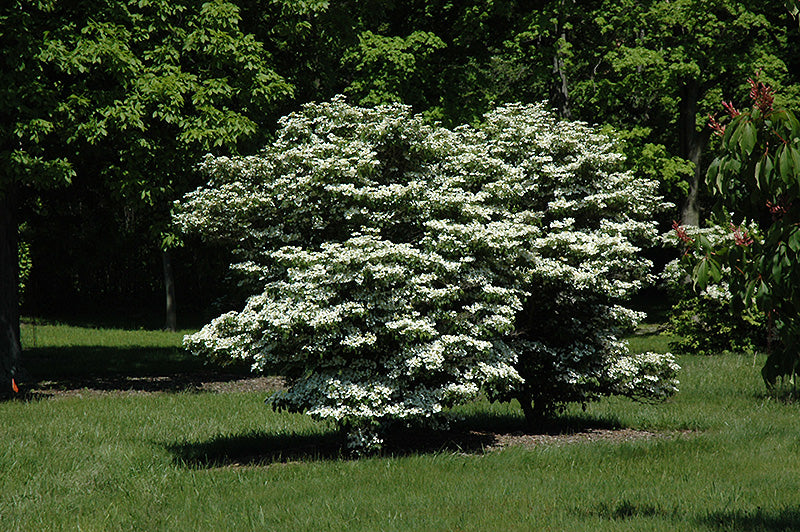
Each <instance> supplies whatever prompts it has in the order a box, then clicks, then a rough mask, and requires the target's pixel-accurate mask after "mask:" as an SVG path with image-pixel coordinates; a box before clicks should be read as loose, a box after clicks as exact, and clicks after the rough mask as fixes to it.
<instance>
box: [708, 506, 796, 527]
mask: <svg viewBox="0 0 800 532" xmlns="http://www.w3.org/2000/svg"><path fill="white" fill-rule="evenodd" d="M699 522H700V523H702V524H703V525H705V526H707V527H708V528H710V529H712V530H729V531H732V532H756V531H763V532H777V531H784V530H785V531H789V530H800V508H784V509H782V510H762V509H761V508H758V509H756V510H755V511H749V512H748V511H743V510H736V511H722V512H714V513H712V514H710V515H708V516H707V517H704V518H702V519H699Z"/></svg>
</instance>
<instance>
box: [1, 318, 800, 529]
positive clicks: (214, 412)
mask: <svg viewBox="0 0 800 532" xmlns="http://www.w3.org/2000/svg"><path fill="white" fill-rule="evenodd" d="M48 327H49V326H48ZM53 327H55V326H53ZM51 333H52V335H53V336H52V340H47V341H46V342H45V340H44V338H45V336H46V334H47V335H49V334H51ZM134 333H135V334H134ZM37 334H38V335H39V336H38V337H37V338H38V340H37V341H38V342H39V344H37V345H38V347H37V348H35V349H33V350H32V352H33V353H36V349H51V348H52V349H55V348H57V347H58V346H59V345H61V344H62V343H63V342H62V340H61V338H62V336H61V335H62V334H63V337H64V338H65V339H66V338H72V339H73V340H71V341H74V342H77V338H79V337H81V335H86V336H85V337H84V340H85V341H83V343H82V344H78V345H74V344H73V347H75V348H82V347H86V348H90V347H97V346H98V345H100V346H101V347H104V348H106V349H107V351H104V352H103V357H107V358H113V357H114V356H115V350H122V351H125V350H129V349H130V350H132V351H137V352H139V353H145V354H146V353H148V352H149V353H151V355H148V356H152V357H155V358H157V357H158V356H167V357H169V356H171V355H170V353H172V351H170V350H171V349H174V348H175V345H176V343H172V344H170V343H169V342H177V341H178V340H177V339H178V336H177V335H175V336H172V337H170V336H168V335H166V333H156V332H150V333H148V332H130V334H131V336H128V333H127V332H121V331H93V332H90V331H77V330H76V331H72V330H71V329H70V328H65V329H58V328H54V329H53V330H48V331H47V332H46V333H45V331H42V330H41V329H40V330H39V332H38V333H37ZM115 336H116V337H117V338H118V339H117V340H112V339H111V338H112V337H115ZM168 338H172V340H168ZM651 340H652V341H648V340H647V339H646V338H644V339H642V338H640V339H639V340H637V341H641V342H643V343H641V344H640V345H638V348H642V349H649V350H656V349H657V348H658V342H661V341H662V339H661V338H660V337H653V338H651ZM26 341H28V340H26ZM64 341H66V340H64ZM104 342H105V343H104ZM162 342H163V343H162ZM152 353H156V354H152ZM145 354H142V355H141V356H144V357H145V358H147V357H146V356H145ZM181 356H182V355H181ZM175 357H178V358H175V359H171V360H172V362H171V364H173V368H176V367H177V368H178V369H180V367H181V364H186V365H187V366H186V367H188V368H193V367H194V366H192V365H191V364H194V363H196V362H194V361H191V360H183V361H181V359H180V357H179V355H178V354H177V353H176V354H175ZM93 360H94V363H95V364H96V365H100V366H102V362H103V361H102V359H101V358H100V357H99V356H98V358H96V359H93ZM129 362H130V361H129ZM680 362H681V364H682V365H683V367H684V369H683V371H682V374H681V381H682V388H681V392H680V394H678V395H677V396H676V397H675V398H673V399H672V400H670V401H668V402H666V403H663V404H640V403H633V402H630V401H627V400H622V399H610V400H606V401H602V402H599V403H596V404H592V405H589V407H588V408H587V410H586V411H585V412H584V411H582V410H581V409H580V408H579V407H576V408H574V409H571V410H570V411H569V412H568V413H567V414H566V416H567V417H566V419H567V420H568V421H569V423H570V424H571V425H575V426H581V425H584V426H603V427H610V426H616V427H625V428H634V429H642V430H649V431H656V432H659V433H662V434H663V437H660V438H652V439H647V440H644V439H643V440H631V441H623V442H612V441H608V442H587V443H570V444H553V445H545V446H537V447H533V448H530V447H512V448H507V449H505V450H502V451H493V452H489V453H486V454H483V453H481V452H479V451H476V450H474V449H473V450H467V451H466V452H459V451H458V449H457V448H453V447H449V446H448V447H442V448H440V449H439V450H436V449H433V450H432V449H430V448H428V447H420V448H419V450H417V451H415V450H414V449H415V447H414V445H413V442H409V443H408V445H407V446H406V450H405V451H404V452H402V453H396V454H393V455H387V456H381V457H373V458H365V459H350V458H348V457H346V456H344V455H342V453H341V452H340V450H341V447H340V446H341V439H340V438H339V435H338V434H337V433H335V432H334V431H332V429H331V428H330V427H328V426H327V425H325V424H320V423H315V422H313V421H311V420H309V419H307V418H306V417H305V416H302V415H291V414H285V413H275V412H272V411H270V410H268V409H267V408H266V407H265V406H264V404H263V399H264V394H263V393H219V394H214V393H190V392H178V393H172V392H170V393H156V394H148V395H135V394H134V395H111V396H97V395H89V394H87V395H84V396H83V397H80V396H70V397H65V398H58V399H41V400H29V401H24V400H19V401H9V402H6V403H2V404H0V419H2V420H3V431H2V433H0V523H2V524H1V525H0V526H2V529H3V530H47V531H50V530H122V529H125V530H313V531H315V532H316V531H327V530H331V531H339V530H364V531H367V530H369V531H374V530H636V531H639V530H670V531H672V530H699V531H721V530H730V531H755V530H763V531H779V530H797V529H798V528H800V499H798V497H797V494H798V493H800V433H798V431H797V427H798V426H800V405H798V404H796V403H792V402H787V401H780V400H776V399H775V398H773V397H771V396H769V395H768V394H766V393H765V392H764V388H763V384H762V383H761V382H760V377H759V369H760V365H761V363H762V362H763V360H762V359H761V358H760V357H755V358H754V357H753V356H745V355H737V354H730V355H724V356H720V357H703V358H700V357H683V358H682V359H681V360H680ZM107 363H108V364H110V366H106V367H104V368H94V371H96V373H98V374H100V375H107V374H109V373H113V372H114V371H118V370H126V369H131V368H125V367H117V366H114V364H113V363H112V362H111V361H107ZM126 364H127V363H126ZM109 367H110V368H111V369H109ZM87 369H88V368H87ZM133 369H136V366H135V364H134V367H133ZM33 371H34V369H33V368H31V372H33ZM40 371H41V372H42V373H47V370H45V369H40ZM68 375H69V373H68V372H67V377H64V376H63V375H62V377H60V378H68ZM457 414H458V415H459V416H460V417H461V421H459V424H460V426H462V427H467V428H473V429H477V428H480V427H484V428H486V429H487V430H500V431H502V430H503V429H504V428H505V429H508V430H510V431H513V430H518V429H519V427H520V426H521V415H520V413H519V410H518V408H517V407H516V405H503V404H500V405H497V404H488V403H485V402H481V403H477V404H472V405H466V406H464V407H462V408H460V409H459V410H458V412H457Z"/></svg>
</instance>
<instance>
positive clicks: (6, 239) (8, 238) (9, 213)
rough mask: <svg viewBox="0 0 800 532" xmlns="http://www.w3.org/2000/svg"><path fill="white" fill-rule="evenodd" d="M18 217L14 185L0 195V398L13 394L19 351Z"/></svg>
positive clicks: (20, 351)
mask: <svg viewBox="0 0 800 532" xmlns="http://www.w3.org/2000/svg"><path fill="white" fill-rule="evenodd" d="M17 231H18V227H17V218H16V192H15V189H14V185H13V184H9V185H7V188H6V189H5V191H4V192H0V397H3V396H6V395H9V394H10V393H11V391H12V379H15V377H16V376H17V375H18V374H19V370H20V359H21V355H22V348H21V346H20V339H19V338H20V336H19V301H18V294H17V288H18V283H17V268H18V266H19V257H18V255H17V253H18V250H17Z"/></svg>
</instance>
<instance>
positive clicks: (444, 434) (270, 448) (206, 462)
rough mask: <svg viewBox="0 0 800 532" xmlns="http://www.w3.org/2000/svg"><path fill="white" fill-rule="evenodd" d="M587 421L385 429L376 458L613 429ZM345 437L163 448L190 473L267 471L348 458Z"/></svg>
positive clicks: (253, 436) (224, 440)
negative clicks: (221, 469)
mask: <svg viewBox="0 0 800 532" xmlns="http://www.w3.org/2000/svg"><path fill="white" fill-rule="evenodd" d="M618 427H619V425H618V424H613V423H609V422H608V421H605V420H598V419H593V418H590V417H588V416H586V417H579V416H564V417H563V418H557V419H553V420H551V421H549V422H548V423H547V424H543V425H542V426H540V427H537V428H535V429H530V428H528V427H527V426H526V425H525V422H524V419H523V418H522V416H515V415H511V414H503V415H495V416H493V415H491V414H480V415H475V416H461V417H460V418H459V419H458V420H456V421H454V422H453V423H452V424H451V428H450V429H449V430H430V429H421V428H405V427H399V426H398V427H396V428H393V429H391V430H389V431H388V432H387V433H386V435H385V439H384V445H383V448H382V450H381V451H380V453H378V456H411V455H422V454H441V453H446V454H464V455H481V454H485V453H486V452H488V451H489V450H491V449H493V448H496V447H498V444H499V443H500V441H501V440H502V439H503V437H504V436H505V435H509V434H514V435H531V436H534V437H535V436H540V435H550V436H554V435H555V436H558V435H565V436H566V435H572V434H575V433H578V432H583V431H589V430H595V429H611V428H618ZM346 443H347V439H346V436H345V435H344V434H343V433H342V432H340V431H335V430H330V431H328V432H323V433H319V434H310V435H308V434H271V433H269V432H267V431H256V432H248V433H246V434H241V435H224V436H217V437H214V438H211V439H209V440H206V441H199V442H181V443H177V444H167V445H165V448H166V449H167V450H168V451H169V452H170V453H171V454H172V455H173V456H174V458H175V460H176V461H177V462H178V463H180V464H182V465H185V466H187V467H191V468H201V469H202V468H217V467H232V466H266V465H271V464H276V463H286V462H308V461H324V460H340V459H351V458H354V456H353V455H352V454H351V453H350V451H349V450H348V449H347V445H346Z"/></svg>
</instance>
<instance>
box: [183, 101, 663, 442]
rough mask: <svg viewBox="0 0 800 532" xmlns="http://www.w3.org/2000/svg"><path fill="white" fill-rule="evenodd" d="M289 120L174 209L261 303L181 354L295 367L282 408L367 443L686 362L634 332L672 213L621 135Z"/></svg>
mask: <svg viewBox="0 0 800 532" xmlns="http://www.w3.org/2000/svg"><path fill="white" fill-rule="evenodd" d="M281 126H282V127H281V130H280V132H279V134H278V137H277V140H276V141H275V142H274V143H273V144H272V145H270V146H268V147H267V148H266V149H265V150H264V151H263V152H262V153H261V154H259V155H257V156H251V157H238V158H226V157H219V158H211V157H209V158H207V159H206V160H205V161H204V162H203V164H202V168H203V170H204V171H205V172H207V174H208V176H209V182H208V185H207V186H205V187H202V188H200V189H198V190H196V191H194V192H192V193H190V194H188V195H187V196H186V197H185V198H184V200H183V201H182V202H180V203H179V204H178V205H177V206H176V216H175V222H176V224H177V225H178V226H179V227H180V228H182V229H183V230H184V231H195V232H199V233H200V234H202V235H204V236H205V237H207V238H210V239H216V240H220V241H223V242H228V243H229V244H230V245H231V246H232V247H233V248H234V249H235V250H236V253H237V254H238V259H239V262H238V263H237V264H236V265H234V268H235V270H237V271H238V272H239V273H240V274H241V276H242V282H243V283H245V284H246V285H247V286H249V287H250V289H251V290H252V293H253V294H254V295H253V296H252V297H250V299H249V300H248V302H247V304H246V306H245V308H244V309H243V310H242V311H240V312H231V313H228V314H224V315H222V316H220V317H219V318H217V319H215V320H213V321H212V322H211V323H210V324H208V325H207V326H206V327H204V328H203V329H202V330H201V331H200V332H198V333H196V334H194V335H191V336H188V337H187V338H186V339H185V345H186V347H187V348H189V349H190V350H192V351H193V352H195V353H200V354H206V355H209V356H211V357H216V358H218V359H222V360H230V359H244V360H247V361H249V362H250V363H251V364H252V367H253V369H254V370H255V371H260V372H267V373H275V374H280V375H283V376H285V378H286V381H287V385H288V387H287V389H286V391H284V392H280V393H277V394H275V395H273V396H272V397H270V399H269V402H270V403H271V404H272V406H273V407H275V408H286V409H289V410H292V411H305V412H307V413H308V414H309V415H312V416H314V417H316V418H320V419H328V420H332V421H334V422H336V423H337V424H339V425H340V426H342V427H345V428H347V429H348V431H349V435H350V438H351V444H352V445H353V446H354V447H372V446H375V445H377V444H378V443H379V442H380V437H379V431H378V430H376V429H379V428H381V427H383V426H385V425H387V424H388V423H390V422H397V421H404V422H408V423H410V422H419V421H422V422H424V423H435V422H437V420H438V416H437V415H438V414H439V413H440V412H442V411H443V410H444V409H445V408H447V407H449V406H451V405H453V404H456V403H460V402H464V401H468V400H471V399H473V398H475V397H476V396H477V395H478V394H479V393H481V392H484V393H487V394H488V395H489V396H490V397H491V398H493V399H502V400H508V399H511V398H518V399H520V401H521V403H522V404H523V408H524V409H525V411H526V414H529V415H535V414H537V413H544V412H547V411H550V410H552V409H553V408H554V407H556V406H557V405H560V404H563V403H565V402H567V401H588V400H591V399H594V398H596V397H599V396H600V395H602V394H610V393H616V394H622V395H627V396H631V397H643V396H644V397H665V396H668V395H669V394H671V393H674V391H675V390H676V384H677V381H676V380H675V373H676V370H677V366H676V365H675V363H674V361H673V360H672V358H671V356H670V355H653V354H646V355H636V356H631V355H629V354H628V352H627V347H626V344H625V342H624V341H623V340H621V339H620V338H621V334H622V333H623V332H624V331H627V330H628V329H630V328H631V327H633V326H634V325H635V324H636V322H637V320H638V319H639V317H640V316H639V315H638V314H637V313H635V312H632V311H630V310H628V309H626V308H625V307H624V306H622V304H621V301H623V299H624V298H626V297H627V296H628V295H630V294H631V292H633V291H635V290H637V289H638V288H639V287H640V286H641V285H642V283H644V282H647V281H648V280H649V274H648V270H649V267H650V264H649V262H648V261H646V260H644V259H642V258H640V257H639V256H638V255H637V251H638V250H639V247H638V246H640V245H642V244H644V243H649V242H651V241H652V240H653V239H654V238H655V237H656V232H655V227H654V225H653V224H652V223H651V222H650V221H649V218H650V215H651V213H652V212H653V210H655V209H657V208H659V207H660V203H659V198H657V197H656V195H655V189H656V183H655V182H651V181H647V180H641V179H637V178H635V177H634V176H632V175H630V174H628V173H624V172H620V171H619V170H618V167H619V163H620V159H621V156H620V155H618V154H616V153H614V152H613V151H612V149H611V142H610V141H609V139H608V138H607V137H605V136H603V135H600V134H598V133H596V132H594V131H593V130H592V129H591V128H589V127H587V126H586V125H583V124H580V123H568V122H559V121H558V120H556V119H555V118H554V117H553V116H552V115H551V114H550V113H549V112H548V111H547V110H546V109H545V108H544V107H543V106H542V105H510V106H506V107H502V108H499V109H497V110H495V111H493V112H491V113H489V114H488V115H487V116H486V117H485V123H484V125H483V126H481V127H479V128H476V127H470V126H462V127H459V128H456V129H453V130H448V129H445V128H442V127H438V126H435V125H430V124H428V123H426V122H425V121H424V120H422V119H421V118H420V117H418V116H414V115H412V114H411V113H410V110H409V108H408V107H405V106H401V105H386V106H379V107H375V108H370V109H367V108H359V107H354V106H350V105H348V104H347V103H346V102H345V101H344V100H343V99H341V98H335V99H333V100H332V101H331V102H328V103H322V104H311V105H307V106H305V107H304V108H303V110H302V111H300V112H298V113H294V114H292V115H289V116H287V117H285V118H283V119H282V120H281ZM532 401H533V403H532ZM532 405H533V406H532ZM535 410H536V411H538V412H536V411H535Z"/></svg>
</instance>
